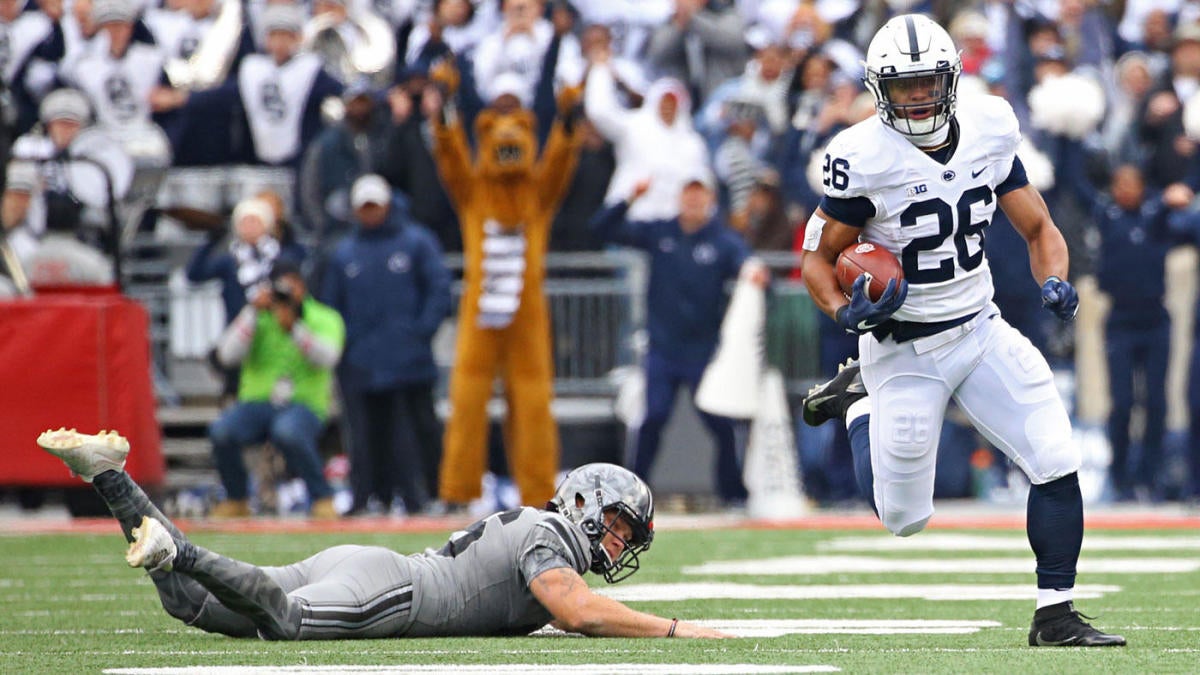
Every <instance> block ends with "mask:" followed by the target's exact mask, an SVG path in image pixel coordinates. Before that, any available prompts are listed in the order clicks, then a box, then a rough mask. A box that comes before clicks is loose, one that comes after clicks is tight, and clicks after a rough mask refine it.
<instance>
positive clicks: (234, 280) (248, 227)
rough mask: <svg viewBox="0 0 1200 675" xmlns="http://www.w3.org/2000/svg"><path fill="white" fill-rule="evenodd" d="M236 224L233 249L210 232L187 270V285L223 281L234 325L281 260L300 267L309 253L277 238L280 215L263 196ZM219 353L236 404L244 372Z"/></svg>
mask: <svg viewBox="0 0 1200 675" xmlns="http://www.w3.org/2000/svg"><path fill="white" fill-rule="evenodd" d="M272 194H273V193H272ZM230 222H231V223H232V225H233V228H232V229H233V232H232V234H233V238H232V241H230V242H229V245H228V248H224V249H223V248H222V247H221V244H222V242H224V241H225V240H226V238H225V233H224V232H223V231H213V232H210V233H209V235H208V240H207V241H206V242H205V243H204V244H202V245H201V246H200V247H199V248H197V249H196V250H195V252H193V253H192V257H191V259H189V260H188V264H187V269H186V274H187V280H188V281H190V282H191V283H193V284H199V283H204V282H206V281H211V280H213V279H218V280H220V282H221V302H222V304H223V306H224V308H225V322H226V324H229V323H232V322H233V320H234V318H236V317H237V315H238V314H239V313H240V312H241V311H242V308H243V307H245V306H246V302H247V300H248V299H249V296H250V295H251V294H252V293H253V292H254V291H255V289H256V288H257V287H258V285H259V284H260V283H262V282H263V281H264V280H265V279H266V278H267V275H268V274H269V273H270V271H271V267H272V266H273V265H274V264H275V261H276V260H278V259H279V258H286V259H288V260H291V261H292V262H294V263H297V264H299V263H300V262H302V261H303V260H304V257H305V253H304V248H303V247H301V246H300V245H299V244H298V243H296V242H295V240H294V239H291V240H290V241H288V242H286V243H285V242H284V241H282V237H281V236H279V235H278V234H277V233H278V232H280V228H279V227H278V223H279V218H278V215H277V212H276V210H275V209H274V208H273V207H272V204H271V202H269V201H267V200H266V199H263V198H262V197H254V198H250V199H244V200H242V201H241V202H239V203H238V205H237V207H236V208H235V209H234V210H233V216H232V217H231V218H230ZM289 239H290V238H289ZM215 353H216V352H215V350H214V352H213V356H214V358H213V359H212V365H213V366H214V367H215V368H216V369H217V370H218V371H220V373H221V375H222V380H223V383H224V384H223V388H222V395H223V396H224V397H226V398H228V399H231V400H232V399H234V398H236V396H237V391H238V372H239V369H238V368H236V367H233V368H227V367H224V366H222V365H221V364H220V363H219V362H218V361H216V359H215Z"/></svg>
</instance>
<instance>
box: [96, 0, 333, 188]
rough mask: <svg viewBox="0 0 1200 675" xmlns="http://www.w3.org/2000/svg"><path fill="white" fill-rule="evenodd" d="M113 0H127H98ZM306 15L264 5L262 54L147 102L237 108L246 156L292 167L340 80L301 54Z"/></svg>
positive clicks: (165, 106)
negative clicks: (247, 144) (219, 79)
mask: <svg viewBox="0 0 1200 675" xmlns="http://www.w3.org/2000/svg"><path fill="white" fill-rule="evenodd" d="M97 1H98V2H101V1H102V2H113V1H126V0H97ZM304 21H305V15H304V12H303V10H302V9H301V8H300V7H298V6H295V5H288V4H278V3H275V4H269V5H267V7H266V8H265V9H264V10H263V12H262V27H263V29H264V30H265V31H266V35H267V38H266V45H265V47H266V52H265V53H261V54H249V55H247V56H246V57H245V58H244V59H242V63H241V66H240V67H239V68H238V71H237V77H236V78H234V79H232V80H230V81H228V82H226V83H224V84H222V85H221V86H219V87H216V88H213V89H209V90H206V91H197V92H188V91H186V90H183V89H171V88H167V87H159V88H157V89H155V90H154V91H153V94H152V96H151V97H150V98H151V105H152V106H153V107H154V109H155V111H157V112H168V111H172V110H177V109H180V108H183V111H184V113H185V114H186V115H187V116H188V117H189V118H199V119H203V118H205V117H206V116H209V115H216V116H219V115H222V114H225V113H227V112H228V111H229V110H231V109H235V108H239V107H240V108H241V109H242V111H243V112H244V113H245V121H246V124H247V125H248V127H249V137H250V141H251V148H250V149H251V150H252V152H251V153H250V155H251V156H250V159H252V160H253V161H254V162H255V163H259V164H268V165H272V166H287V167H292V168H296V166H297V165H298V164H299V163H300V160H301V158H302V157H303V156H304V151H305V149H306V148H307V147H308V145H309V143H311V142H312V140H313V139H314V138H316V136H317V134H318V133H320V131H321V129H322V128H323V123H322V121H321V104H322V102H324V100H325V99H326V98H327V97H330V96H340V95H341V93H342V89H343V84H342V82H340V81H338V80H337V79H335V78H334V77H333V76H332V75H330V74H329V73H328V72H327V71H326V69H325V67H324V65H323V64H322V62H321V57H319V56H317V55H316V54H313V53H310V52H300V35H301V31H302V30H303V29H304Z"/></svg>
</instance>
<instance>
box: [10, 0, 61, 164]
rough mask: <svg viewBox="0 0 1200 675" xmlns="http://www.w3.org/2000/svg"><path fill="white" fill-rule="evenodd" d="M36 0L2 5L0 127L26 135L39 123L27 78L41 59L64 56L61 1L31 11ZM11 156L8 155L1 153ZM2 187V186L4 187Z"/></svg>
mask: <svg viewBox="0 0 1200 675" xmlns="http://www.w3.org/2000/svg"><path fill="white" fill-rule="evenodd" d="M32 4H33V2H32V0H5V1H4V2H0V41H2V42H3V44H4V48H3V49H4V51H3V59H2V60H0V63H2V64H3V68H0V91H3V92H4V93H5V96H3V97H2V98H3V99H6V100H4V101H3V103H0V112H2V113H3V114H4V116H5V117H6V118H7V119H3V120H0V126H3V127H8V128H10V130H11V131H12V134H13V135H14V136H15V135H19V134H23V133H25V132H27V131H29V129H30V128H31V127H32V126H33V124H34V122H35V121H37V110H38V106H37V99H36V97H35V96H34V93H33V92H31V91H30V88H29V86H28V84H29V83H28V82H27V80H26V77H27V76H28V74H29V67H30V65H31V64H32V63H34V62H35V61H37V60H44V61H47V62H51V63H57V62H58V61H59V60H60V59H62V57H63V54H64V43H63V32H62V27H61V26H59V21H60V20H61V19H62V16H63V6H62V3H61V2H43V3H42V6H41V7H40V11H26V10H31V9H32V8H31V7H30V5H32ZM0 157H5V158H6V157H7V153H0ZM0 187H2V185H0Z"/></svg>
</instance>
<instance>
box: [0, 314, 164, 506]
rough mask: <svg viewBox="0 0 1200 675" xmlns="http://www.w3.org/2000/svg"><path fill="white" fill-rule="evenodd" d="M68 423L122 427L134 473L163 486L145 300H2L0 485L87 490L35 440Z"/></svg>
mask: <svg viewBox="0 0 1200 675" xmlns="http://www.w3.org/2000/svg"><path fill="white" fill-rule="evenodd" d="M63 426H65V427H67V428H72V427H74V428H76V429H78V430H79V431H82V432H86V433H95V432H97V431H99V430H101V429H116V430H117V431H119V432H120V433H121V434H122V435H124V436H125V437H126V438H128V439H129V442H130V444H131V446H132V448H133V449H132V451H131V452H130V454H129V460H128V464H127V466H126V470H127V471H129V473H130V475H131V476H133V478H134V479H135V480H137V481H138V482H139V483H142V484H143V485H145V486H148V487H154V486H158V485H161V484H162V482H163V477H164V462H163V457H162V437H161V432H160V429H159V426H158V423H157V421H156V419H155V401H154V391H153V384H152V381H151V375H150V343H149V318H148V317H147V314H146V311H145V309H144V308H143V307H142V306H141V305H140V304H138V303H136V302H134V301H132V300H130V299H128V298H125V297H122V296H119V295H115V294H114V295H42V296H39V297H36V298H32V299H17V300H5V301H0V434H2V436H0V437H2V438H3V439H4V447H3V453H2V454H0V485H40V486H80V485H81V483H80V482H79V481H78V479H76V478H72V477H71V475H70V473H69V472H68V471H67V469H66V467H64V466H63V464H62V462H60V461H59V460H58V459H56V458H55V457H53V456H51V455H49V454H47V453H45V452H43V451H42V450H41V449H39V448H38V447H37V445H36V443H35V442H34V441H35V440H36V439H37V436H38V434H40V433H41V432H42V431H45V430H46V429H51V428H53V429H57V428H58V427H63Z"/></svg>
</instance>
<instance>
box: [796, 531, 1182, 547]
mask: <svg viewBox="0 0 1200 675" xmlns="http://www.w3.org/2000/svg"><path fill="white" fill-rule="evenodd" d="M817 549H818V550H821V551H849V552H869V551H894V552H902V551H1021V552H1026V551H1028V550H1029V540H1028V539H1026V538H1025V536H1024V535H1020V536H1018V535H1011V536H1010V535H987V534H940V533H937V532H929V533H922V534H921V536H919V537H893V536H891V535H889V534H886V533H885V534H882V535H880V536H857V537H838V538H837V539H833V540H831V541H823V542H820V543H818V544H817ZM1197 549H1200V537H1136V536H1135V537H1117V536H1112V535H1092V534H1087V535H1084V537H1083V550H1084V551H1177V550H1189V551H1194V550H1197Z"/></svg>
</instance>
